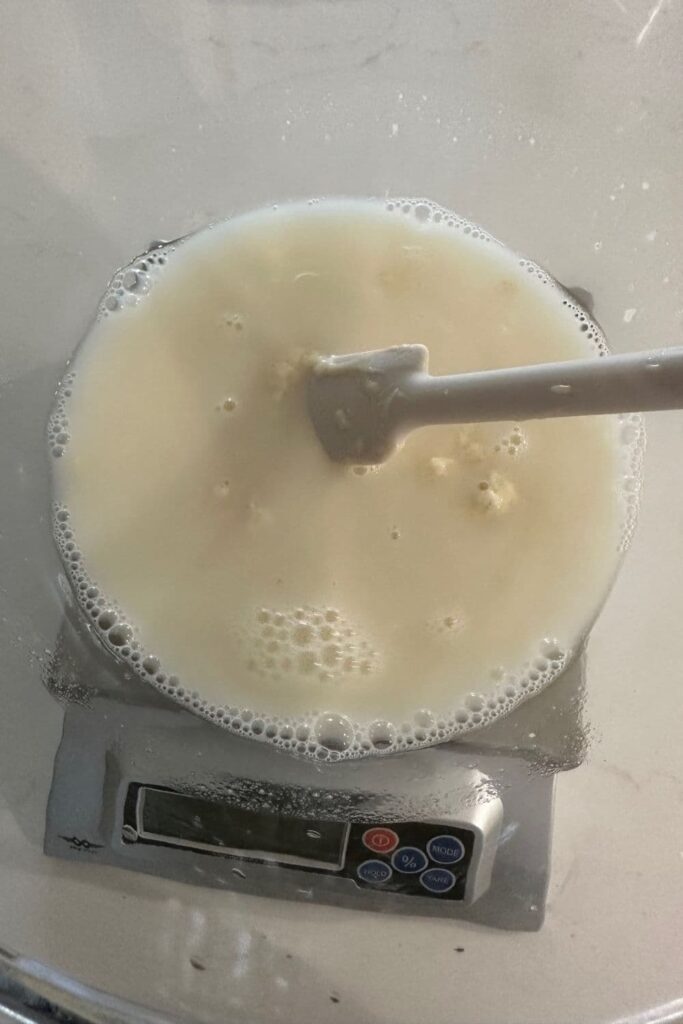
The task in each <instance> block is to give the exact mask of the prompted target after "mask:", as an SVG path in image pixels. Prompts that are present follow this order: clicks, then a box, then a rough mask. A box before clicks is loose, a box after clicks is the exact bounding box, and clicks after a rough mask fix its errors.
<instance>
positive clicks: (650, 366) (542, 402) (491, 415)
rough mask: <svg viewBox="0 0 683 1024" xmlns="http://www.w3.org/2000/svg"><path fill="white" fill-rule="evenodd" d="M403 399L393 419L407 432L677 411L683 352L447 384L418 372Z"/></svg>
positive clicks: (520, 370) (492, 373)
mask: <svg viewBox="0 0 683 1024" xmlns="http://www.w3.org/2000/svg"><path fill="white" fill-rule="evenodd" d="M400 398H401V400H400V401H398V402H396V405H395V413H398V415H399V417H400V420H401V423H402V424H403V425H404V426H406V427H413V426H419V425H427V424H430V423H469V422H481V421H486V420H531V419H545V418H547V417H552V416H587V415H592V414H596V413H618V412H635V411H644V412H647V411H651V410H656V409H679V408H682V407H683V348H669V349H656V350H654V351H652V352H639V353H637V354H632V355H619V356H605V357H604V358H601V359H582V360H574V361H569V362H566V363H543V364H540V365H538V366H516V367H512V368H510V369H505V370H486V371H482V372H477V373H465V374H457V375H454V376H446V377H432V376H430V375H429V374H426V373H415V374H412V375H410V376H409V378H408V379H407V380H406V381H405V383H404V385H403V386H402V387H401V396H400ZM399 410H400V411H399Z"/></svg>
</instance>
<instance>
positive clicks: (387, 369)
mask: <svg viewBox="0 0 683 1024" xmlns="http://www.w3.org/2000/svg"><path fill="white" fill-rule="evenodd" d="M427 358H428V353H427V349H426V348H425V346H424V345H395V346H394V347H392V348H386V349H378V350H376V351H373V352H357V353H352V354H351V355H344V356H319V357H318V358H317V359H316V360H315V361H314V363H313V365H312V367H311V371H310V373H309V376H308V381H307V389H306V391H307V394H306V399H307V403H308V414H309V416H310V418H311V421H312V423H313V426H314V428H315V431H316V434H317V435H318V438H319V440H320V443H321V444H322V446H323V448H324V449H325V451H326V452H327V454H328V455H329V457H330V458H331V459H333V460H334V461H335V462H352V463H357V464H367V465H376V464H377V463H379V462H384V461H385V459H387V458H388V457H389V455H391V453H392V452H393V451H394V449H395V448H396V446H397V444H399V443H400V440H401V431H400V420H401V416H400V410H401V404H402V403H401V399H402V396H403V392H402V388H403V387H405V384H406V381H407V380H408V378H409V377H411V376H414V375H415V374H416V373H423V372H426V369H427Z"/></svg>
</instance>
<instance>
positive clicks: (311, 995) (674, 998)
mask: <svg viewBox="0 0 683 1024" xmlns="http://www.w3.org/2000/svg"><path fill="white" fill-rule="evenodd" d="M681 31H683V8H682V7H681V4H680V2H678V0H605V2H604V3H601V4H594V3H589V2H588V0H572V2H570V3H567V4H563V5H548V4H545V3H542V2H540V0H520V2H519V3H514V4H509V3H502V2H496V0H490V2H483V3H479V4H468V3H465V2H455V0H453V2H451V0H426V2H425V3H423V4H420V5H419V10H418V9H417V8H416V5H415V4H414V3H408V2H407V0H405V2H404V0H393V2H389V0H387V2H384V0H281V2H267V0H252V2H250V3H238V2H231V0H224V2H213V0H165V2H160V0H159V2H156V0H151V2H148V3H145V4H124V3H122V2H119V0H114V2H111V3H103V2H100V0H48V2H40V0H5V2H4V3H3V4H2V5H0V48H1V57H2V59H1V60H0V108H1V109H2V113H3V119H2V151H1V155H0V161H1V163H0V171H1V173H2V194H1V196H0V228H1V230H0V259H1V265H2V274H0V296H1V302H0V305H1V307H2V323H3V330H2V338H1V340H0V479H1V481H2V486H1V487H0V534H2V536H1V538H0V649H1V651H2V669H1V670H0V686H1V690H2V715H1V716H0V922H1V923H0V944H1V945H3V946H6V947H9V948H13V949H17V950H20V951H21V953H22V955H24V956H26V957H28V958H30V959H31V960H32V961H34V962H35V961H37V962H42V963H44V964H47V965H49V966H50V969H51V970H52V971H59V972H63V973H64V974H65V975H67V976H71V977H73V978H76V979H78V983H79V984H85V985H89V986H93V987H94V988H96V989H98V990H100V991H101V992H106V993H109V994H110V996H111V997H113V998H114V999H120V998H123V999H125V1000H128V1001H132V1002H133V1003H137V1004H140V1005H142V1006H147V1007H151V1008H154V1011H155V1012H156V1013H159V1014H162V1015H164V1016H166V1017H171V1018H180V1019H184V1020H197V1021H206V1022H210V1021H224V1020H226V1019H227V1020H231V1019H232V1020H236V1021H240V1020H251V1021H264V1020H268V1021H273V1020H278V1019H283V1020H295V1019H296V1020H299V1021H302V1022H307V1021H312V1020H316V1021H319V1022H321V1024H327V1022H328V1021H333V1020H335V1019H338V1018H339V1016H340V1015H341V1014H344V1016H345V1017H346V1018H349V1019H352V1018H353V1019H358V1020H362V1021H364V1022H366V1024H375V1022H377V1024H379V1022H384V1021H391V1022H392V1024H402V1022H406V1024H407V1022H409V1021H414V1020H415V1019H416V1016H417V1015H418V1014H419V1016H420V1018H421V1019H424V1020H429V1021H430V1022H433V1024H454V1022H456V1021H459V1020H460V1021H464V1022H467V1024H499V1022H500V1021H506V1022H507V1021H513V1022H514V1024H538V1022H540V1021H543V1022H544V1024H566V1022H567V1020H568V1019H572V1020H576V1021H581V1022H586V1024H603V1022H610V1021H611V1022H622V1021H633V1022H636V1021H639V1022H644V1021H649V1022H654V1021H665V1020H666V1021H670V1022H671V1021H675V1020H677V1019H681V1017H682V1016H683V1006H682V1004H681V995H682V993H681V988H682V986H681V971H680V960H679V957H678V955H677V948H678V943H679V933H680V907H681V905H683V872H681V851H682V850H683V836H682V835H681V816H680V814H678V813H677V812H676V810H675V809H676V808H678V807H679V805H680V800H681V794H682V788H681V776H682V775H683V763H682V760H681V758H682V756H683V754H682V747H681V744H680V739H679V727H678V723H679V722H680V720H681V713H682V711H683V704H682V702H683V690H682V688H681V687H680V685H679V676H680V665H681V663H682V662H683V634H682V633H681V630H680V621H681V616H682V615H683V586H682V584H681V573H680V568H679V567H680V565H681V562H682V561H683V488H682V486H681V481H680V474H678V473H677V472H676V471H675V468H672V467H673V462H674V460H675V452H676V451H677V450H678V449H679V448H680V446H681V444H682V443H683V418H682V417H681V415H680V414H679V413H662V414H660V415H658V416H656V417H650V418H649V421H648V443H649V450H648V455H647V459H646V465H645V482H644V491H643V506H642V513H641V517H640V524H639V528H638V532H637V535H636V538H635V541H634V544H633V546H632V549H631V551H630V553H629V556H628V558H627V560H626V563H625V565H624V568H623V569H622V571H621V573H620V575H619V579H618V581H617V583H616V586H615V588H614V591H613V593H612V595H611V597H610V600H609V602H608V604H607V606H606V608H605V610H604V612H603V613H602V615H601V617H600V619H599V621H598V623H597V625H596V627H595V628H594V630H593V632H592V636H591V641H590V662H589V671H588V678H587V688H586V698H585V707H584V709H583V713H584V718H585V722H586V734H587V737H588V750H587V755H586V759H585V761H584V763H583V764H582V765H581V766H580V767H578V768H577V769H576V770H574V771H571V772H567V773H565V774H563V775H560V776H559V777H558V779H557V785H556V789H557V799H556V809H555V837H554V838H555V841H554V851H553V861H552V878H551V881H550V888H549V891H548V902H547V913H546V919H545V923H544V925H543V928H542V929H541V930H540V931H537V932H517V933H515V934H514V935H511V934H510V933H509V932H505V931H502V930H498V929H494V928H489V927H482V926H481V925H480V924H476V923H472V922H461V921H454V920H446V919H437V918H430V919H421V918H417V917H415V918H410V917H406V918H404V917H401V918H399V919H394V918H393V917H391V918H388V917H387V915H384V914H376V913H373V912H368V913H363V914H359V913H358V912H356V911H352V910H347V909H344V908H332V909H330V907H328V906H322V905H317V904H311V903H302V904H301V905H298V904H293V903H291V902H286V901H282V900H275V899H269V898H265V897H264V898H255V897H250V896H246V895H241V894H240V893H235V892H229V893H228V892H226V893H218V892H217V891H216V890H215V889H204V888H202V887H197V886H186V885H182V884H180V883H177V882H172V881H170V880H168V879H161V878H153V877H151V876H149V875H142V874H138V873H134V872H123V871H120V870H117V869H115V868H111V867H107V866H102V867H98V866H96V865H92V866H91V867H90V869H85V868H83V867H82V866H81V865H79V864H77V863H69V862H66V861H61V860H56V859H54V858H48V857H46V856H45V855H44V854H43V852H42V837H43V826H44V819H45V808H46V802H47V796H48V790H49V786H50V782H51V778H52V768H53V761H54V756H55V752H56V750H57V748H58V746H59V741H60V736H61V729H62V719H63V711H62V709H61V708H60V706H59V704H58V703H56V702H55V701H54V699H53V697H52V696H51V695H50V694H49V693H48V692H47V691H46V689H45V688H44V686H43V683H42V678H43V674H44V672H45V669H46V665H47V663H48V661H49V660H50V657H51V655H52V652H53V651H54V647H55V644H56V641H57V637H58V633H59V629H60V625H61V622H62V615H63V603H64V594H63V592H62V591H61V589H60V587H59V583H58V582H57V569H58V564H59V563H58V560H57V559H56V556H55V555H54V553H53V551H52V547H51V540H50V536H49V528H48V523H47V521H46V515H45V511H44V510H46V508H47V500H48V494H47V485H46V471H47V463H46V461H45V456H44V433H43V431H44V422H45V417H46V414H47V410H48V407H49V405H50V401H51V397H52V392H53V389H54V385H55V381H56V379H57V377H58V376H59V374H60V372H61V371H62V368H63V366H64V363H65V360H66V359H67V357H68V355H69V353H70V352H71V351H72V349H73V347H74V345H75V343H76V342H77V341H78V340H79V338H80V337H81V336H82V334H83V332H84V329H85V327H86V325H87V323H88V322H89V320H90V317H91V316H92V313H93V311H94V306H95V303H96V301H97V297H98V296H99V295H100V293H101V290H102V286H103V284H104V282H105V281H106V279H107V277H108V275H109V274H110V272H111V268H112V267H114V266H118V265H122V264H123V263H125V261H126V260H127V259H128V258H129V257H130V255H131V253H132V252H135V251H141V250H143V249H144V248H145V246H146V244H147V242H148V240H149V239H150V238H154V237H157V238H174V237H178V236H180V235H183V234H185V233H187V232H188V231H191V230H193V229H195V228H197V227H199V226H200V225H202V224H205V223H207V222H208V221H211V220H213V219H217V218H219V217H222V216H225V215H230V214H231V213H233V212H239V211H241V210H245V209H249V208H252V207H255V206H259V205H263V204H265V203H270V202H276V201H278V200H282V199H286V198H297V197H306V198H307V197H309V196H315V195H318V196H320V195H338V194H346V195H385V194H394V195H396V194H404V195H418V194H424V195H427V196H430V197H431V198H433V199H434V200H436V201H437V202H440V203H442V204H443V205H445V206H449V207H451V208H453V209H455V210H457V211H458V212H459V213H461V214H463V215H464V216H466V217H468V218H469V219H471V220H473V221H475V222H478V223H481V224H483V225H484V226H485V227H486V228H487V229H488V230H490V231H491V232H492V233H493V234H495V235H496V236H497V237H499V238H501V239H503V240H504V241H505V243H506V244H508V245H510V246H511V247H512V248H514V249H515V250H518V251H521V252H524V253H527V254H528V255H529V256H530V257H531V258H533V259H535V260H537V261H538V262H539V263H540V264H541V265H542V266H544V267H547V269H548V271H549V272H551V273H552V274H553V275H554V276H555V277H556V278H557V279H558V280H561V281H563V282H565V283H566V284H567V285H568V286H569V287H570V288H571V289H572V290H574V289H575V288H577V287H580V288H581V289H583V290H584V291H588V292H590V293H591V295H592V297H593V298H594V303H595V316H596V317H597V319H598V320H599V322H600V323H601V325H602V327H603V328H604V330H605V333H606V335H607V338H608V340H609V342H610V344H611V346H612V348H613V349H614V350H615V351H619V352H626V351H637V350H639V349H643V348H647V347H648V346H649V345H651V344H652V340H653V339H661V338H667V339H671V341H672V343H677V342H679V341H680V340H681V328H682V323H683V313H682V310H683V276H682V274H683V271H682V269H681V268H682V267H683V240H682V237H681V226H680V194H681V184H682V182H681V178H682V175H683V133H682V130H681V127H682V124H683V122H682V112H681V95H683V90H682V89H681V85H682V84H683V82H682V76H683V71H682V70H681V62H680V37H681ZM672 456H674V458H673V459H672ZM577 557H580V553H578V555H577ZM63 685H64V687H66V688H67V689H68V687H69V685H70V680H69V677H68V675H67V676H66V677H65V678H64V679H63ZM551 693H552V690H551V689H548V690H547V691H544V693H543V694H541V695H539V698H538V700H541V698H544V699H545V700H547V701H548V703H547V704H545V703H544V705H543V707H544V709H545V710H544V714H546V715H548V716H549V715H550V714H551V711H552V700H551ZM530 731H534V730H530ZM476 761H477V757H476V756H474V757H473V758H472V763H475V762H476ZM542 770H543V766H542V765H532V766H531V769H530V771H531V774H532V777H533V778H536V777H537V773H538V772H539V771H542ZM662 823H665V824H664V826H663V824H662ZM84 857H87V853H84ZM458 950H463V952H458ZM197 964H198V965H199V966H196V965H197ZM202 968H203V969H202ZM69 984H71V983H69ZM67 987H68V986H67ZM90 1003H91V1004H92V1005H95V1006H96V1005H97V1004H96V1003H95V1002H94V1000H93V999H92V998H90ZM81 1005H82V1004H81ZM7 1012H9V1013H11V1015H12V1019H15V1020H16V1019H18V1018H17V1014H20V1013H21V1012H23V1009H22V1008H21V1005H20V1006H19V1008H18V1009H17V1007H16V1004H15V1006H14V1007H13V1008H12V1009H11V1011H7ZM19 1019H20V1017H19ZM124 1019H125V1018H124Z"/></svg>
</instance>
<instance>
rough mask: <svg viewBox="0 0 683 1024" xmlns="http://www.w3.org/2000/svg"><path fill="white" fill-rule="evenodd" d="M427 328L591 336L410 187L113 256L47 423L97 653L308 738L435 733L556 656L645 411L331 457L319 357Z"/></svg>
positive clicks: (340, 751)
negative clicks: (320, 426)
mask: <svg viewBox="0 0 683 1024" xmlns="http://www.w3.org/2000/svg"><path fill="white" fill-rule="evenodd" d="M415 341H418V342H423V343H424V344H426V345H427V346H428V348H429V352H430V371H431V372H432V373H435V374H444V373H456V372H459V371H469V370H481V369H493V368H498V367H505V366H511V365H517V364H522V363H535V362H542V361H554V360H563V359H573V358H580V357H585V356H587V355H591V354H594V355H596V356H597V355H599V354H600V348H601V346H603V344H604V343H603V341H602V338H601V336H600V335H599V331H598V329H597V328H596V327H595V325H593V324H592V323H591V322H590V321H589V320H588V319H587V318H586V316H585V315H584V314H583V312H582V311H580V310H578V309H577V308H576V307H575V306H574V305H572V303H571V301H569V300H568V299H567V296H565V295H564V294H563V293H562V292H561V291H560V290H559V289H557V288H556V286H555V285H554V284H553V283H552V282H551V281H550V280H549V279H548V278H547V277H546V276H545V275H544V274H542V272H540V271H538V268H536V267H535V266H534V265H532V264H528V263H527V262H525V261H523V260H522V261H520V260H519V259H518V258H517V257H516V256H515V255H514V254H512V253H510V252H509V251H508V250H506V249H505V248H504V247H502V246H500V245H499V244H498V243H496V242H495V241H493V240H491V239H490V238H488V236H486V235H485V234H484V233H483V232H480V230H479V229H476V228H473V227H471V226H470V225H466V224H464V222H461V221H458V220H457V218H454V217H453V215H450V214H448V213H447V212H446V211H441V210H439V209H438V208H436V207H432V206H430V205H428V204H426V203H424V202H416V203H412V204H409V203H406V204H403V203H399V204H395V203H389V204H385V203H379V202H377V203H375V202H370V201H367V202H362V201H335V202H332V201H329V202H328V201H325V202H323V201H320V202H313V203H310V204H305V203H302V204H293V205H291V206H285V207H282V208H280V209H273V210H268V211H261V212H258V213H256V214H250V215H247V216H243V217H240V218H237V219H235V220H234V221H231V222H226V223H225V224H221V225H218V226H216V227H213V228H211V229H209V230H206V231H203V232H200V233H199V234H197V235H195V236H192V237H190V238H188V239H186V240H184V241H182V242H181V243H178V244H176V245H175V246H171V247H169V248H167V249H165V250H159V252H158V253H157V254H156V255H155V254H152V255H148V257H146V258H143V259H141V260H139V261H137V263H135V264H134V265H132V266H131V268H128V269H127V270H126V271H124V272H122V273H121V274H119V275H118V277H117V278H116V279H115V281H114V282H113V284H112V287H111V289H110V292H109V293H108V294H107V296H106V297H105V300H104V303H103V306H102V310H101V314H100V317H99V319H98V322H97V323H96V324H95V326H94V327H93V329H92V331H91V332H90V334H89V336H88V337H87V339H86V341H85V342H84V344H83V345H82V346H81V348H80V349H79V351H78V354H77V357H76V359H75V362H74V365H73V367H72V372H71V373H70V374H69V375H68V376H67V378H66V379H65V381H64V383H63V387H62V391H61V394H60V397H59V401H58V405H57V407H56V411H55V414H54V416H53V420H52V422H51V429H50V443H51V445H52V450H53V454H55V455H57V456H59V457H58V458H57V459H56V460H55V463H54V465H55V490H56V500H57V506H56V522H55V526H56V531H57V536H58V540H59V543H60V547H61V550H62V553H63V556H64V558H65V561H66V564H67V566H68V567H69V570H70V575H71V578H72V581H73V583H74V585H75V587H76V590H77V593H78V595H79V598H80V600H81V602H82V605H83V607H84V609H85V611H86V613H87V614H88V615H89V616H90V617H91V619H92V621H93V622H95V623H96V624H97V625H98V628H99V629H100V631H101V633H102V635H103V636H104V637H105V638H106V642H107V644H108V645H109V647H110V648H111V649H112V650H114V651H116V652H117V653H118V654H119V655H121V656H122V657H125V658H127V659H128V660H129V661H130V662H131V664H133V665H134V666H135V667H136V669H137V670H138V671H139V672H140V674H141V675H142V676H143V677H145V678H147V679H149V680H150V681H152V682H154V683H155V684H156V685H157V686H159V687H161V688H162V689H164V690H165V691H166V692H170V693H171V695H172V696H175V697H176V698H177V699H180V700H182V701H184V702H185V703H188V704H190V706H192V707H194V708H195V709H196V710H199V711H200V712H201V713H204V714H206V715H207V716H209V717H210V718H212V719H214V720H216V721H219V722H221V723H222V724H224V725H228V726H229V727H231V728H233V729H236V730H239V731H242V732H246V733H248V734H250V735H255V736H259V737H262V738H268V739H272V740H273V741H274V742H277V743H279V744H281V745H284V746H286V747H290V748H293V749H296V750H299V751H300V752H302V753H310V754H313V753H315V754H317V755H318V756H327V755H328V754H329V751H330V750H331V751H332V752H333V755H334V756H339V755H342V756H358V755H359V754H362V753H363V752H365V751H367V750H369V749H372V748H373V747H374V748H378V749H393V748H394V747H395V746H401V745H403V746H405V745H406V744H407V743H410V744H415V745H419V744H420V743H423V742H434V741H435V740H437V739H443V738H444V737H446V736H448V735H451V734H452V733H454V732H457V731H458V730H462V729H466V728H470V727H472V726H473V725H475V726H476V725H480V724H483V723H484V722H486V721H487V720H490V719H491V718H493V717H495V716H496V715H497V714H499V713H500V712H501V711H505V710H508V709H509V708H510V707H512V706H513V705H514V704H515V703H516V702H517V701H518V700H520V699H521V698H522V697H524V696H525V695H527V694H528V693H530V692H533V690H534V689H536V688H538V687H539V686H540V685H542V684H543V683H545V682H546V681H547V680H548V679H549V678H552V676H553V675H554V674H556V673H557V672H558V671H559V670H560V669H561V667H562V666H563V664H565V663H566V659H567V657H568V656H569V655H570V653H571V650H572V648H573V647H574V646H575V645H576V643H577V641H578V639H579V638H580V637H581V635H582V633H583V632H584V631H585V629H586V628H587V626H588V625H589V624H590V621H591V619H592V617H593V616H594V614H595V612H596V610H597V608H598V607H599V605H600V603H601V601H602V599H603V598H604V596H605V594H606V592H607V590H608V588H609V585H610V583H611V580H612V578H613V575H614V572H615V570H616V566H617V563H618V558H619V551H620V549H621V548H623V546H624V543H625V535H626V533H627V532H628V530H629V528H630V517H632V513H633V507H634V502H635V493H636V489H637V478H636V475H632V476H630V477H629V474H634V471H635V467H636V462H637V454H638V443H639V438H640V430H641V428H640V422H639V420H638V418H637V417H631V418H630V420H628V421H624V422H621V421H619V420H617V418H615V417H602V418H598V417H594V418H581V419H568V420H565V421H563V420H555V421H545V422H530V423H526V424H523V425H520V424H513V423H500V424H483V425H478V426H472V427H465V428H463V427H462V426H452V427H451V426H445V427H434V428H427V429H424V430H421V431H415V432H413V433H412V434H411V435H410V436H409V438H408V440H407V441H406V443H405V445H404V447H403V448H402V449H401V450H400V451H399V452H398V453H396V454H395V455H394V456H392V458H391V459H389V461H388V462H387V463H385V464H384V465H382V466H380V467H378V468H370V469H368V468H367V467H349V466H343V465H339V464H335V463H332V462H331V461H330V460H329V459H328V458H327V456H326V455H325V453H324V452H323V450H322V448H321V446H320V444H319V442H318V441H317V439H316V436H315V434H314V431H313V428H312V426H311V424H310V422H309V421H308V417H307V414H306V405H305V398H304V387H303V382H304V377H305V374H306V372H307V364H308V360H310V357H311V355H312V354H314V353H319V354H321V353H343V352H352V351H363V350H366V349H376V348H382V347H386V346H389V345H395V344H402V343H408V342H415ZM626 478H628V479H626ZM629 481H630V482H629ZM629 488H630V490H629ZM629 502H630V504H629ZM321 744H322V748H323V749H322V750H321Z"/></svg>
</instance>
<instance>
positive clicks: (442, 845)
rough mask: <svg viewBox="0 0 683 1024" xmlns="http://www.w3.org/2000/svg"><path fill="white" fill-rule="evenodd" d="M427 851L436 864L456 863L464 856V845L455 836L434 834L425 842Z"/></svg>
mask: <svg viewBox="0 0 683 1024" xmlns="http://www.w3.org/2000/svg"><path fill="white" fill-rule="evenodd" d="M427 853H428V854H429V856H430V857H431V859H432V860H433V861H434V862H435V863H436V864H457V863H458V861H460V860H462V859H463V857H464V856H465V847H464V846H463V845H462V843H461V842H460V840H459V839H458V838H457V836H434V838H433V839H430V840H429V842H428V843H427Z"/></svg>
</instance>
